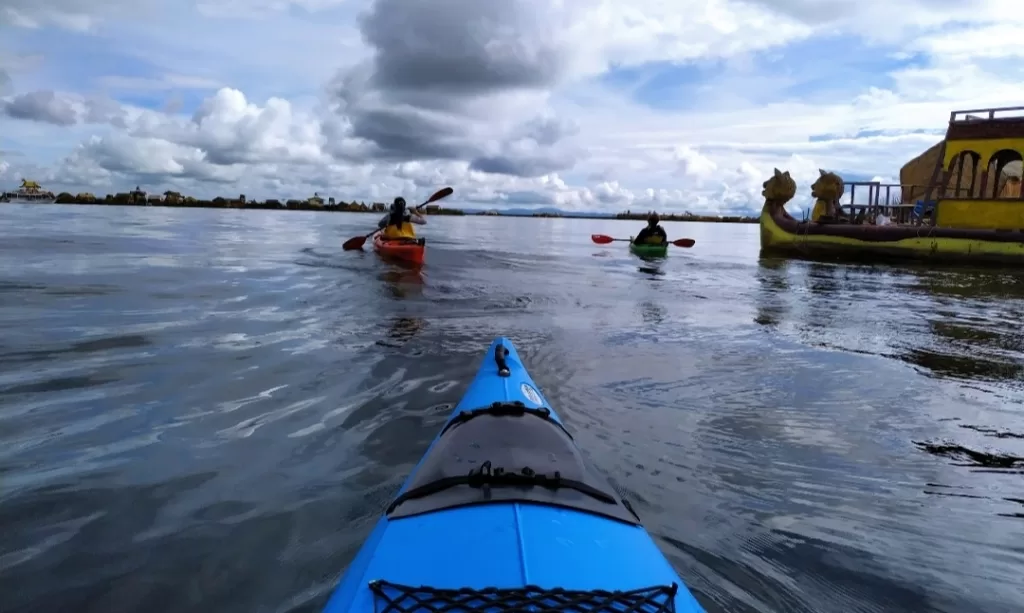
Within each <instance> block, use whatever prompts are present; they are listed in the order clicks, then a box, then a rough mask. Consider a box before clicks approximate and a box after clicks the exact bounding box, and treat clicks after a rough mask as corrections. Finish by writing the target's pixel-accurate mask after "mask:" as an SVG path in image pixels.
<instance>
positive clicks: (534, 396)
mask: <svg viewBox="0 0 1024 613" xmlns="http://www.w3.org/2000/svg"><path fill="white" fill-rule="evenodd" d="M519 389H520V390H522V392H523V396H526V399H527V400H529V401H530V402H532V403H533V404H536V405H541V404H544V401H542V400H541V399H540V394H538V393H537V390H535V389H533V386H532V385H530V384H529V383H523V384H522V385H520V386H519Z"/></svg>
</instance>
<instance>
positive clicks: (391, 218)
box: [377, 196, 427, 240]
mask: <svg viewBox="0 0 1024 613" xmlns="http://www.w3.org/2000/svg"><path fill="white" fill-rule="evenodd" d="M426 223H427V220H426V219H424V218H423V216H421V215H420V214H419V213H417V212H416V211H410V210H409V209H408V208H406V206H405V198H402V197H401V196H399V197H398V198H395V201H394V203H392V205H391V207H390V208H389V209H388V213H387V214H386V215H384V217H382V218H381V220H380V221H379V222H377V227H378V228H380V230H381V236H383V237H384V238H386V239H389V240H400V239H408V240H416V230H415V229H413V226H412V224H419V225H421V226H422V225H424V224H426Z"/></svg>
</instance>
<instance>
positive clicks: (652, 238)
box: [633, 213, 668, 245]
mask: <svg viewBox="0 0 1024 613" xmlns="http://www.w3.org/2000/svg"><path fill="white" fill-rule="evenodd" d="M660 224H661V218H659V217H658V214H657V213H651V216H650V217H648V218H647V225H646V226H644V229H643V230H640V233H639V234H637V235H636V237H635V238H633V243H635V244H637V245H664V244H665V243H667V242H668V234H666V233H665V228H662V227H661V225H660Z"/></svg>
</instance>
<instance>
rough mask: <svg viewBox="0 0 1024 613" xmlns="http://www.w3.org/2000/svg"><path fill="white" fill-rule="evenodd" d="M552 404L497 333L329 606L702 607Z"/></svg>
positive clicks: (364, 612)
mask: <svg viewBox="0 0 1024 613" xmlns="http://www.w3.org/2000/svg"><path fill="white" fill-rule="evenodd" d="M546 407H547V402H546V400H545V399H544V397H543V396H542V395H541V393H540V391H539V390H538V389H537V387H536V385H535V384H534V382H533V380H532V379H531V378H530V376H529V375H528V374H527V372H526V370H525V368H524V367H523V365H522V362H521V361H520V360H519V357H518V355H517V354H516V352H515V349H514V348H513V347H512V345H511V343H510V342H509V341H508V340H507V339H503V338H499V339H497V340H495V341H494V343H493V344H492V345H491V348H490V350H489V351H488V355H487V357H486V358H485V360H484V363H483V366H482V367H481V368H480V370H479V372H478V373H477V375H476V377H475V378H474V380H473V381H472V383H471V384H470V386H469V389H468V390H467V392H466V393H465V395H464V396H463V398H462V400H461V401H460V402H459V404H458V405H457V406H456V407H455V410H454V411H453V413H452V415H451V416H450V417H449V420H448V422H447V423H446V425H445V427H444V429H442V431H441V433H440V434H439V435H438V437H437V438H436V439H435V440H434V442H433V443H432V444H431V445H430V447H429V448H428V450H427V452H426V454H425V455H424V457H423V459H422V460H421V461H420V463H419V464H418V465H417V467H416V468H415V469H414V470H413V472H412V475H411V477H410V478H409V479H408V480H407V481H406V483H405V485H403V486H402V489H401V491H400V492H399V494H398V496H397V497H396V498H395V499H394V501H393V502H392V503H391V505H390V506H389V507H388V509H387V511H386V512H385V515H384V517H382V518H381V520H380V521H379V522H378V524H377V526H376V527H375V528H374V530H373V532H372V533H371V534H370V536H369V537H368V538H367V540H366V542H365V543H364V545H363V547H362V549H361V550H360V552H359V554H358V555H357V556H356V558H355V560H353V562H352V564H351V565H350V566H349V569H348V571H347V572H346V574H345V576H344V577H343V579H342V581H341V583H340V584H339V585H338V588H337V589H336V591H335V592H334V594H333V595H332V597H331V599H330V601H329V602H328V603H327V606H326V608H325V609H324V611H325V612H327V613H347V612H360V613H371V612H374V613H413V612H414V611H431V610H433V611H440V610H444V611H448V612H454V611H471V612H479V613H482V612H485V611H486V612H494V611H513V610H514V611H524V610H547V611H557V610H573V611H582V610H586V611H588V613H602V612H609V613H610V612H613V611H614V612H617V613H624V612H625V611H635V612H636V613H658V612H661V611H681V612H691V613H701V612H703V609H702V608H701V607H700V605H699V604H698V603H697V601H696V600H695V599H694V598H693V596H692V595H691V594H690V592H689V591H688V590H687V589H686V588H685V587H684V586H683V585H682V581H681V580H680V579H679V576H678V575H677V574H676V572H675V570H674V569H673V568H672V567H671V565H670V564H669V563H668V561H667V560H666V559H665V557H664V556H663V555H662V553H661V552H660V551H659V549H658V547H657V545H656V544H655V543H654V541H653V540H652V539H651V537H650V536H649V535H648V534H647V532H646V531H645V530H644V528H643V527H642V526H641V524H640V520H639V519H638V518H637V517H636V515H635V514H634V513H633V511H632V509H631V507H630V506H629V505H628V503H626V502H625V501H624V500H623V499H622V498H621V497H620V496H619V495H618V494H617V493H616V492H615V490H614V489H613V488H612V487H611V486H610V485H609V484H608V483H607V481H606V480H604V478H603V477H601V476H599V475H598V474H596V473H595V472H593V470H592V469H591V467H590V466H589V465H588V463H587V462H586V461H585V460H584V458H583V456H582V454H581V452H580V451H579V449H578V447H576V445H575V443H574V441H573V439H572V436H571V435H570V434H569V433H568V432H567V431H566V430H565V429H564V427H563V426H562V424H561V421H560V418H559V417H558V415H557V414H555V412H554V411H552V410H550V409H548V408H546ZM526 467H529V468H526ZM474 475H475V476H474ZM454 590H459V591H458V592H456V591H454Z"/></svg>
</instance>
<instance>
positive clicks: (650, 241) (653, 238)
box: [635, 226, 664, 245]
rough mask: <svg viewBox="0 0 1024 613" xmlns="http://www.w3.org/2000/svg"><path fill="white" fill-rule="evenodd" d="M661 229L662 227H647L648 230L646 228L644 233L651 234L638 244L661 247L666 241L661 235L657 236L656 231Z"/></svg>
mask: <svg viewBox="0 0 1024 613" xmlns="http://www.w3.org/2000/svg"><path fill="white" fill-rule="evenodd" d="M660 227H661V226H654V227H653V228H652V227H651V226H647V227H646V228H644V229H643V232H650V234H648V235H647V236H644V237H643V238H641V239H640V241H638V242H639V243H640V244H642V245H660V244H661V243H662V242H663V241H664V239H663V238H662V237H661V235H660V234H655V229H656V228H660ZM635 242H636V241H635Z"/></svg>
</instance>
